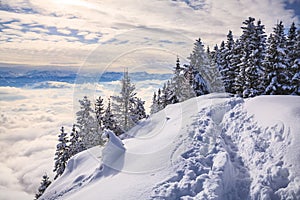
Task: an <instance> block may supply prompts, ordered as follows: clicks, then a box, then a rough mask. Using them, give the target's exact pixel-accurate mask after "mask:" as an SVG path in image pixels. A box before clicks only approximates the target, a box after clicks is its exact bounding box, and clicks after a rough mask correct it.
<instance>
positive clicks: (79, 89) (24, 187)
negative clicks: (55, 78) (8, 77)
mask: <svg viewBox="0 0 300 200" xmlns="http://www.w3.org/2000/svg"><path fill="white" fill-rule="evenodd" d="M163 82H165V81H164V80H146V81H139V82H135V85H136V91H137V94H138V96H139V97H141V98H142V99H143V100H145V101H146V104H145V107H146V109H147V111H148V113H149V107H150V105H151V99H152V94H153V92H154V91H155V90H157V89H158V88H159V87H161V86H162V84H163ZM44 84H45V85H47V86H48V87H45V88H38V89H36V88H16V87H8V86H7V87H0V94H1V98H0V105H1V107H0V124H1V125H0V169H1V170H0V177H1V180H0V199H11V200H12V199H25V200H26V199H32V198H33V195H34V193H35V192H36V190H37V188H38V186H39V184H40V181H41V177H42V175H43V174H44V173H47V174H48V175H49V176H50V177H51V178H53V172H52V170H53V166H54V160H53V158H54V153H55V149H56V144H57V136H58V134H59V133H60V127H61V126H64V127H65V130H66V131H67V132H70V129H71V126H72V124H73V123H74V122H75V121H76V115H75V113H76V112H77V111H78V109H79V103H78V100H79V99H81V98H82V97H83V96H85V95H87V96H88V97H89V99H90V100H91V101H92V102H95V99H96V98H97V97H98V96H102V97H103V98H104V99H105V101H106V102H107V99H108V98H109V97H110V96H111V95H116V94H117V93H118V92H119V89H120V82H119V81H112V82H106V83H83V84H70V83H63V82H47V84H46V83H44Z"/></svg>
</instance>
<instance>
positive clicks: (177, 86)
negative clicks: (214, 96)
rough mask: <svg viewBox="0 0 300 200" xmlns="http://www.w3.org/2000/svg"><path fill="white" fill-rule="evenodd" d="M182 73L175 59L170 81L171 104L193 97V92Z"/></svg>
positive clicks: (178, 61)
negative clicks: (172, 75)
mask: <svg viewBox="0 0 300 200" xmlns="http://www.w3.org/2000/svg"><path fill="white" fill-rule="evenodd" d="M182 72H183V68H182V67H181V66H180V60H179V58H178V57H177V60H176V66H175V68H174V77H173V78H172V80H171V90H172V97H171V99H172V103H178V102H182V101H185V100H187V99H190V98H192V97H194V96H195V93H194V91H193V90H192V88H191V87H190V84H189V82H188V80H187V79H186V78H185V77H184V75H183V73H182Z"/></svg>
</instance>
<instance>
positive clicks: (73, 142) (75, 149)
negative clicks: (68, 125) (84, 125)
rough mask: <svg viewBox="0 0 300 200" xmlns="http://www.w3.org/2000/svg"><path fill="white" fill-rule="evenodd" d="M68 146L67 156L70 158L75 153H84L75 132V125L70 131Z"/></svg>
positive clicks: (82, 145)
mask: <svg viewBox="0 0 300 200" xmlns="http://www.w3.org/2000/svg"><path fill="white" fill-rule="evenodd" d="M69 142H70V145H69V155H70V157H72V156H74V155H76V154H77V153H79V152H81V151H84V150H85V147H84V144H83V142H82V140H81V138H80V137H79V134H78V131H77V130H76V126H75V124H74V125H73V127H72V131H71V134H70V141H69Z"/></svg>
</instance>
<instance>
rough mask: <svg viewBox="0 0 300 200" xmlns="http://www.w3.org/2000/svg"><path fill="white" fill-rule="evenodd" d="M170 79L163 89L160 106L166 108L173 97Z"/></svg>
mask: <svg viewBox="0 0 300 200" xmlns="http://www.w3.org/2000/svg"><path fill="white" fill-rule="evenodd" d="M170 93H171V91H170V81H169V80H168V81H167V83H164V85H163V88H162V90H161V97H160V108H161V109H164V108H165V107H166V106H167V105H169V104H171V101H170V99H171V97H170Z"/></svg>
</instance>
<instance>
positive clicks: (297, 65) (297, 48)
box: [287, 23, 300, 95]
mask: <svg viewBox="0 0 300 200" xmlns="http://www.w3.org/2000/svg"><path fill="white" fill-rule="evenodd" d="M299 34H300V30H298V32H297V28H296V26H295V23H292V25H291V27H290V29H289V32H288V36H287V52H288V54H287V57H288V72H289V73H288V76H289V79H290V87H291V92H290V93H291V94H294V95H300V36H299Z"/></svg>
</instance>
